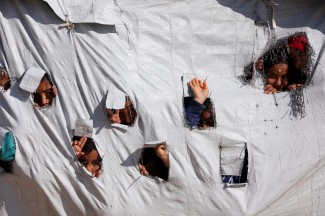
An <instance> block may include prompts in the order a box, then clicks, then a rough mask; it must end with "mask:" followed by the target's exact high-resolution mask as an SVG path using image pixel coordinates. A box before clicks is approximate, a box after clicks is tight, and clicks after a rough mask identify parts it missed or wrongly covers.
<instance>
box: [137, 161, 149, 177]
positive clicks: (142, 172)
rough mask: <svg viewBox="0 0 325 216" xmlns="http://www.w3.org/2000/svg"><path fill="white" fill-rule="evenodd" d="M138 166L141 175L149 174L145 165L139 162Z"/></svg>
mask: <svg viewBox="0 0 325 216" xmlns="http://www.w3.org/2000/svg"><path fill="white" fill-rule="evenodd" d="M138 166H139V171H140V174H141V175H145V176H147V175H149V173H148V171H147V170H146V167H145V166H144V165H142V164H139V165H138Z"/></svg>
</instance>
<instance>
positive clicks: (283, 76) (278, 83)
mask: <svg viewBox="0 0 325 216" xmlns="http://www.w3.org/2000/svg"><path fill="white" fill-rule="evenodd" d="M266 75H267V77H266V82H267V84H268V85H272V87H273V88H275V89H277V90H281V89H284V88H285V87H286V86H287V85H288V75H289V74H288V65H287V64H284V63H280V64H275V65H273V66H272V67H271V68H270V69H268V71H267V73H266Z"/></svg>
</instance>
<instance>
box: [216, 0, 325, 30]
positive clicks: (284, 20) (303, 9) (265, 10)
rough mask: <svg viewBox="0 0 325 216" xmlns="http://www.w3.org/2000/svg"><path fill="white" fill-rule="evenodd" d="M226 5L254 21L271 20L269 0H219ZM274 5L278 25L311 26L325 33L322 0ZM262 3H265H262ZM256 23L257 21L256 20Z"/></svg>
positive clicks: (297, 0) (218, 0)
mask: <svg viewBox="0 0 325 216" xmlns="http://www.w3.org/2000/svg"><path fill="white" fill-rule="evenodd" d="M217 2H218V3H219V4H220V5H222V6H225V7H228V8H231V9H232V10H233V11H235V12H237V13H240V14H242V15H244V16H245V17H247V18H249V19H252V20H254V21H257V22H258V21H261V19H262V21H264V22H266V21H267V22H269V23H270V22H271V17H270V16H269V15H268V16H269V17H265V14H270V13H271V12H270V6H268V5H267V4H268V2H269V1H266V0H264V1H259V0H253V1H245V0H230V1H229V0H217ZM277 3H279V5H274V6H273V8H274V13H275V21H276V25H277V26H279V27H282V28H299V27H310V28H312V29H317V30H319V31H321V32H322V33H323V34H324V33H325V23H324V22H323V20H324V19H323V17H324V11H325V3H324V1H322V0H310V1H305V0H296V1H287V2H283V1H282V2H277ZM261 4H264V6H263V5H261ZM255 23H256V22H255Z"/></svg>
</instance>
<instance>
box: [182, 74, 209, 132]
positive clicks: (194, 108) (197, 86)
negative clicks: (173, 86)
mask: <svg viewBox="0 0 325 216" xmlns="http://www.w3.org/2000/svg"><path fill="white" fill-rule="evenodd" d="M188 86H189V87H190V89H191V90H192V92H193V94H194V97H193V98H191V101H190V102H189V104H186V103H187V102H186V100H187V99H186V98H185V100H184V104H185V114H186V120H187V124H188V125H189V126H190V127H191V128H192V127H195V126H200V127H202V128H209V127H214V124H215V123H214V113H213V107H212V103H211V101H210V99H209V98H208V96H209V88H208V85H207V83H206V81H204V82H203V81H202V80H198V79H196V78H194V79H192V80H191V81H190V82H189V83H188Z"/></svg>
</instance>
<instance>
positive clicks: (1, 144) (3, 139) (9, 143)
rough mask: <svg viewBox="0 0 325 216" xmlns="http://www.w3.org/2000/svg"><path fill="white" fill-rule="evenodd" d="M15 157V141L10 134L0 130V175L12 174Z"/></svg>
mask: <svg viewBox="0 0 325 216" xmlns="http://www.w3.org/2000/svg"><path fill="white" fill-rule="evenodd" d="M15 155H16V140H15V137H14V135H13V134H12V132H10V131H8V130H6V129H4V128H0V168H1V169H2V171H0V173H1V174H2V173H9V174H12V173H13V162H14V160H15Z"/></svg>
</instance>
